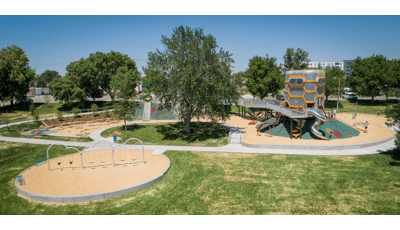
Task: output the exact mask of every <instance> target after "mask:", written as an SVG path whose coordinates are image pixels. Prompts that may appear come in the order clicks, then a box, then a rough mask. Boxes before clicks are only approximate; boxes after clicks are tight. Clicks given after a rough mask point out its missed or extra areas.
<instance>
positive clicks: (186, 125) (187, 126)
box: [184, 119, 190, 133]
mask: <svg viewBox="0 0 400 230" xmlns="http://www.w3.org/2000/svg"><path fill="white" fill-rule="evenodd" d="M189 131H190V120H189V119H187V120H186V124H185V130H184V132H186V133H188V132H189Z"/></svg>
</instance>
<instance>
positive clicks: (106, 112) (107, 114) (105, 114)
mask: <svg viewBox="0 0 400 230" xmlns="http://www.w3.org/2000/svg"><path fill="white" fill-rule="evenodd" d="M109 116H110V111H109V110H108V109H106V110H105V111H104V117H109Z"/></svg>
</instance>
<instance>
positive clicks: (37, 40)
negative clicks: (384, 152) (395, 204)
mask: <svg viewBox="0 0 400 230" xmlns="http://www.w3.org/2000/svg"><path fill="white" fill-rule="evenodd" d="M180 25H184V26H189V27H192V28H198V27H200V28H203V30H204V33H205V34H211V35H213V36H214V37H215V38H216V40H217V43H218V45H219V46H220V47H222V48H223V49H224V50H227V51H229V52H230V53H232V54H233V56H232V57H233V59H234V60H235V64H234V66H235V68H233V72H238V71H244V70H245V69H246V68H247V66H248V61H249V59H251V58H252V57H253V56H255V55H258V56H265V55H266V54H268V55H269V56H270V57H276V58H277V62H278V63H279V64H280V63H283V58H282V57H283V55H284V53H285V51H286V48H288V47H294V48H298V47H300V48H302V49H304V50H306V51H307V52H309V59H311V60H312V61H343V60H346V59H354V58H356V57H357V56H361V57H368V56H371V55H372V54H382V55H384V56H386V57H388V58H390V59H398V58H400V16H302V15H298V16H225V15H222V16H212V15H208V16H207V15H205V16H179V15H178V16H0V47H1V48H3V47H6V46H11V45H13V44H14V45H17V46H19V47H21V48H22V49H24V50H25V52H26V54H27V56H28V58H29V59H30V63H29V64H30V66H31V67H32V68H34V69H36V73H37V74H40V73H42V72H44V71H45V70H46V69H49V70H56V71H58V72H59V73H60V74H61V75H64V74H65V73H66V70H65V68H66V66H67V65H68V64H69V63H70V62H73V61H76V60H79V59H80V58H86V57H88V56H89V54H90V53H95V52H96V51H101V52H106V53H108V52H110V51H111V50H114V51H119V52H121V53H123V54H128V55H129V56H130V57H131V58H132V59H134V60H136V63H137V66H138V68H139V71H141V72H143V71H142V67H143V66H145V65H146V59H147V53H148V52H150V51H155V50H156V49H157V48H158V49H160V50H163V47H164V46H163V45H162V44H161V35H166V36H168V37H170V36H171V35H172V33H173V31H172V30H173V28H175V27H178V26H180Z"/></svg>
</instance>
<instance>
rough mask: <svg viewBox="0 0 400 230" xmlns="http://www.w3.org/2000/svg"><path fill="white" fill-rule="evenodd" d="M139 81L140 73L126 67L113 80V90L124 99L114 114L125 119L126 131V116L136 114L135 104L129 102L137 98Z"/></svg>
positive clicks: (121, 68) (117, 105)
mask: <svg viewBox="0 0 400 230" xmlns="http://www.w3.org/2000/svg"><path fill="white" fill-rule="evenodd" d="M135 66H136V65H135ZM139 79H140V73H139V71H138V69H137V68H136V69H129V68H128V67H126V66H123V67H120V68H119V69H118V73H117V75H115V76H114V77H113V78H112V79H111V84H110V85H111V88H112V89H113V91H114V92H116V94H117V97H118V98H121V99H122V100H121V101H118V102H117V104H116V105H115V106H114V112H116V113H117V115H118V116H119V117H121V118H123V119H124V127H125V129H126V115H127V114H129V113H134V112H135V107H134V102H133V101H129V100H130V99H132V98H133V97H134V96H136V91H135V87H136V81H138V80H139Z"/></svg>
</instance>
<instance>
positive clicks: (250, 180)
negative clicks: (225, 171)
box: [224, 176, 256, 183]
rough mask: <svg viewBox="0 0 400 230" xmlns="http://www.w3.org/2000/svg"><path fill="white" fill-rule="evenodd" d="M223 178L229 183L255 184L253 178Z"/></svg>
mask: <svg viewBox="0 0 400 230" xmlns="http://www.w3.org/2000/svg"><path fill="white" fill-rule="evenodd" d="M224 178H225V179H226V180H229V181H243V182H245V183H256V180H254V179H253V178H246V177H237V176H225V177H224Z"/></svg>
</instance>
